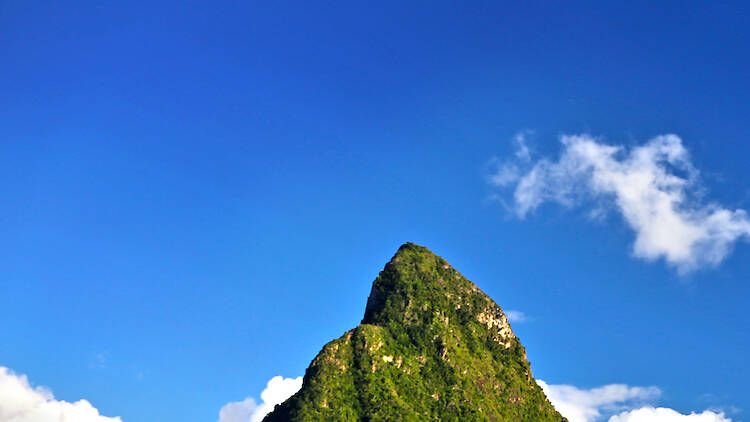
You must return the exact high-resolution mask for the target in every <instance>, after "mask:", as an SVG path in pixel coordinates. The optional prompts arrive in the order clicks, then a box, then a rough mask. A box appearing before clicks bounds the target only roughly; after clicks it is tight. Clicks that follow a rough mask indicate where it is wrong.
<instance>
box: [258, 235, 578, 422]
mask: <svg viewBox="0 0 750 422" xmlns="http://www.w3.org/2000/svg"><path fill="white" fill-rule="evenodd" d="M324 420H328V421H330V420H336V421H381V420H385V421H391V420H398V421H428V420H429V421H494V422H508V421H529V422H530V421H538V422H548V421H549V422H552V421H555V422H561V421H565V418H563V417H562V416H561V415H560V414H559V413H557V411H555V409H554V408H553V407H552V405H551V404H550V403H549V401H548V400H547V398H546V397H545V396H544V393H543V392H542V390H541V388H540V387H539V386H538V385H537V384H536V381H535V380H534V379H533V376H532V373H531V367H530V364H529V362H528V360H527V359H526V351H525V349H524V347H523V346H522V345H521V343H520V341H519V340H518V338H517V337H516V335H515V334H514V333H513V330H512V328H511V326H510V323H509V322H508V319H507V317H506V315H505V313H504V312H503V311H502V309H501V308H500V306H498V305H497V304H496V303H495V302H494V301H493V300H492V299H491V298H490V297H489V296H487V295H486V294H485V293H484V292H482V291H481V290H480V289H479V288H478V287H477V286H476V285H475V284H474V283H472V282H471V281H469V280H467V279H466V278H465V277H463V276H462V275H461V274H460V273H459V272H458V271H457V270H455V269H454V268H453V267H452V266H451V265H450V264H449V263H448V262H447V261H446V260H445V259H443V258H441V257H439V256H437V255H435V254H434V253H432V252H431V251H430V250H429V249H427V248H426V247H424V246H419V245H416V244H414V243H405V244H404V245H402V246H401V247H400V248H399V249H398V251H397V252H396V254H395V255H394V256H393V258H392V259H391V260H390V261H389V262H388V263H387V264H386V265H385V267H384V268H383V270H382V271H380V273H379V275H378V277H377V278H376V279H375V281H374V282H373V284H372V288H371V291H370V295H369V297H368V300H367V305H366V307H365V313H364V316H363V318H362V322H361V323H360V325H359V326H357V327H356V328H354V329H352V330H349V331H347V332H346V333H344V335H343V336H341V337H339V338H338V339H335V340H333V341H331V342H329V343H327V344H326V345H325V346H324V347H323V349H322V350H321V351H320V353H319V354H318V355H317V356H316V357H315V359H313V361H312V363H311V364H310V366H309V367H308V368H307V370H306V371H305V376H304V379H303V385H302V388H301V389H300V391H299V392H297V393H296V394H295V395H293V396H292V397H291V398H289V399H288V400H286V401H285V402H284V403H282V404H280V405H277V406H276V407H275V409H274V410H273V411H272V412H271V413H270V414H269V415H267V416H266V418H265V419H264V422H277V421H324Z"/></svg>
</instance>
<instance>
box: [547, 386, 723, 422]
mask: <svg viewBox="0 0 750 422" xmlns="http://www.w3.org/2000/svg"><path fill="white" fill-rule="evenodd" d="M537 383H538V384H539V386H540V387H542V390H544V394H546V395H547V398H549V400H550V402H551V403H552V404H553V405H554V406H555V408H556V409H557V411H558V412H560V413H561V414H562V415H563V416H565V417H566V418H568V420H569V421H570V422H596V421H603V420H605V419H606V420H607V421H608V422H731V419H729V418H727V417H726V416H724V414H723V413H721V412H713V411H710V410H706V411H703V412H702V413H690V414H687V415H685V414H682V413H679V412H677V411H675V410H673V409H669V408H665V407H653V406H650V405H646V404H647V403H650V402H653V401H654V400H656V399H658V398H659V397H660V396H661V391H660V390H659V389H658V388H656V387H630V386H627V385H624V384H611V385H605V386H603V387H597V388H592V389H580V388H577V387H574V386H572V385H549V384H547V383H546V382H544V381H542V380H538V381H537ZM607 418H609V419H607Z"/></svg>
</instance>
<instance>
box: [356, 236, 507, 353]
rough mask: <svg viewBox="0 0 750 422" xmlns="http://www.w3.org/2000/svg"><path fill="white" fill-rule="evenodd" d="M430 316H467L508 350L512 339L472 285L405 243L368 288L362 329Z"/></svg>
mask: <svg viewBox="0 0 750 422" xmlns="http://www.w3.org/2000/svg"><path fill="white" fill-rule="evenodd" d="M434 312H439V313H442V314H452V313H457V314H461V316H464V317H465V316H466V315H472V316H473V317H475V318H476V319H477V320H478V321H480V322H481V323H483V324H485V323H486V324H489V327H490V328H491V327H494V328H496V329H497V331H498V332H497V335H498V338H499V339H500V338H502V339H503V340H502V342H503V344H506V345H508V347H510V346H509V342H510V341H511V339H512V338H514V337H515V336H514V335H513V331H512V329H511V328H510V324H509V323H508V319H507V317H506V316H505V313H504V312H503V311H502V309H500V307H499V306H497V304H496V303H495V302H494V301H493V300H492V299H490V297H489V296H487V295H486V294H485V293H484V292H482V291H481V290H480V289H479V288H478V287H477V286H476V285H475V284H474V283H472V282H471V281H469V280H467V279H466V278H464V277H463V276H462V275H461V274H460V273H459V272H458V271H456V269H454V268H453V267H452V266H451V265H450V264H449V263H448V261H446V260H445V259H443V258H441V257H439V256H437V255H435V254H434V253H432V252H431V251H430V250H429V249H427V248H426V247H424V246H420V245H416V244H414V243H411V242H409V243H405V244H403V245H401V247H400V248H399V249H398V251H397V252H396V254H395V255H394V256H393V258H392V259H391V260H390V261H389V262H388V263H387V264H386V266H385V268H384V269H383V271H381V272H380V274H379V275H378V277H377V278H376V279H375V281H374V282H373V283H372V289H371V290H370V296H369V298H368V299H367V307H366V308H365V316H364V318H363V319H362V323H363V324H374V325H381V324H385V325H387V324H393V323H394V322H398V323H416V322H418V321H428V320H430V319H431V316H432V314H433V313H434Z"/></svg>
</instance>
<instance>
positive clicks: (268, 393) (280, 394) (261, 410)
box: [219, 376, 302, 422]
mask: <svg viewBox="0 0 750 422" xmlns="http://www.w3.org/2000/svg"><path fill="white" fill-rule="evenodd" d="M300 388H302V377H297V378H284V377H281V376H275V377H273V378H271V379H270V380H269V381H268V384H266V388H265V389H264V390H263V392H261V393H260V399H261V403H260V404H258V403H256V402H255V400H254V399H253V398H250V397H248V398H246V399H245V400H243V401H238V402H232V403H228V404H226V405H224V407H222V408H221V410H220V411H219V422H261V421H262V420H263V418H264V417H265V416H266V415H267V414H269V413H271V411H272V410H273V408H274V406H276V405H277V404H280V403H282V402H284V400H286V399H288V398H289V397H291V396H292V395H294V393H296V392H297V391H299V389H300Z"/></svg>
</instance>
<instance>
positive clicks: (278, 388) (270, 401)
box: [0, 376, 302, 422]
mask: <svg viewBox="0 0 750 422" xmlns="http://www.w3.org/2000/svg"><path fill="white" fill-rule="evenodd" d="M300 388H302V377H297V378H284V377H281V376H275V377H273V378H271V379H270V380H269V381H268V384H266V388H265V389H264V390H263V392H261V393H260V398H261V400H262V403H260V404H257V403H256V402H255V400H254V399H252V398H250V397H248V398H246V399H245V400H243V401H238V402H232V403H228V404H226V405H224V407H222V408H221V410H220V411H219V422H260V421H262V420H263V418H264V417H265V416H266V415H267V414H269V413H271V411H272V410H273V408H274V406H276V405H277V404H280V403H283V402H284V400H286V399H288V398H289V397H291V396H292V395H294V393H296V392H297V391H299V389H300ZM0 422H1V421H0Z"/></svg>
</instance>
